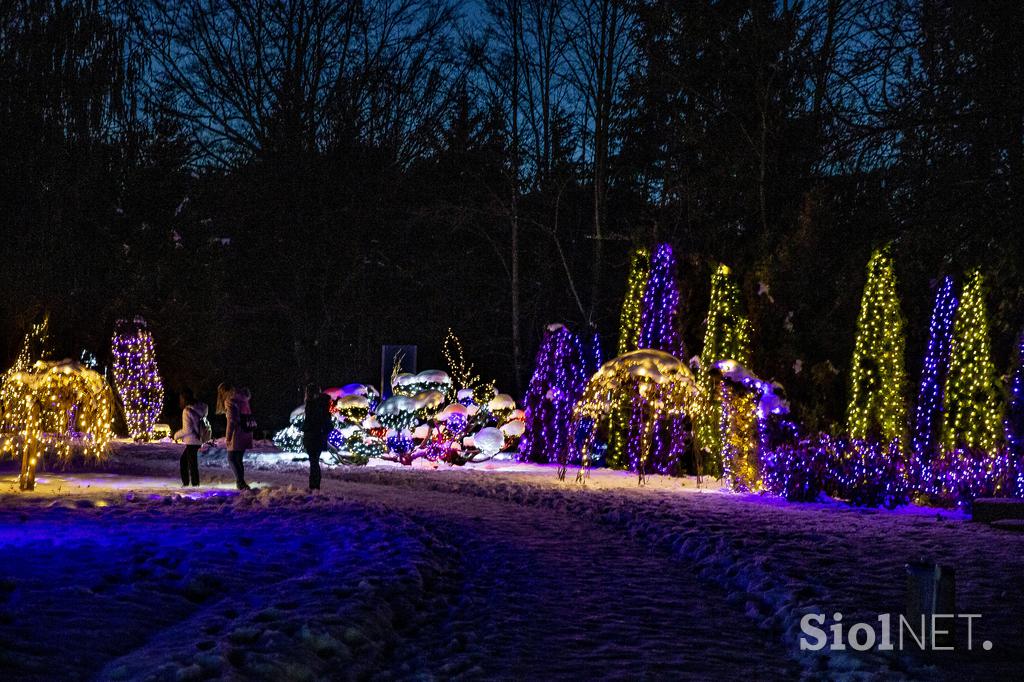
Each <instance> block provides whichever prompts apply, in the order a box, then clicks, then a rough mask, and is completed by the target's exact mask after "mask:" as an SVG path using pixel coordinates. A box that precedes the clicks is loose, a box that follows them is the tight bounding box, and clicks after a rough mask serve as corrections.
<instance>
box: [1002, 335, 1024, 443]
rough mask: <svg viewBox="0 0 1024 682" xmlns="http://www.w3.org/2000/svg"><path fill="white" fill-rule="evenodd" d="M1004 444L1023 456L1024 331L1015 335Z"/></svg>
mask: <svg viewBox="0 0 1024 682" xmlns="http://www.w3.org/2000/svg"><path fill="white" fill-rule="evenodd" d="M1006 442H1007V444H1008V445H1009V446H1010V450H1011V451H1012V452H1013V454H1014V455H1016V457H1018V458H1020V457H1021V456H1022V455H1024V329H1022V330H1021V332H1020V334H1018V335H1017V349H1016V352H1015V354H1014V359H1013V374H1012V375H1011V377H1010V402H1009V404H1008V405H1007V409H1006Z"/></svg>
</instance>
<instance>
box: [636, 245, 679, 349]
mask: <svg viewBox="0 0 1024 682" xmlns="http://www.w3.org/2000/svg"><path fill="white" fill-rule="evenodd" d="M679 304H680V296H679V282H678V280H677V278H676V258H675V255H674V254H673V253H672V247H671V245H669V244H660V245H659V246H658V248H657V249H656V250H655V252H654V256H653V257H652V258H651V272H650V275H649V276H648V278H647V287H646V289H645V290H644V295H643V300H642V301H641V305H640V337H639V340H638V341H637V346H638V347H639V348H651V349H653V350H660V351H664V352H666V353H670V354H672V355H674V356H676V357H677V358H683V356H684V355H685V354H686V351H685V349H684V347H683V338H682V336H681V335H680V332H679V328H680V315H681V312H682V311H680V309H679Z"/></svg>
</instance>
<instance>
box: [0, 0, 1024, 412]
mask: <svg viewBox="0 0 1024 682" xmlns="http://www.w3.org/2000/svg"><path fill="white" fill-rule="evenodd" d="M1022 183H1024V4H1022V3H1018V2H1007V1H1005V0H998V1H994V0H962V1H955V0H934V1H932V0H890V1H879V0H819V1H810V0H808V1H806V2H756V1H752V0H718V1H710V0H692V1H691V0H687V1H681V0H659V1H648V2H630V1H624V0H480V1H479V2H474V3H468V2H467V3H459V2H445V1H442V0H363V1H359V0H179V1H178V2H173V1H166V0H2V2H0V188H2V189H0V192H2V209H3V210H2V211H0V229H2V233H3V237H2V240H0V244H2V245H3V259H2V263H0V267H2V270H3V272H2V274H0V360H3V361H4V364H3V366H5V367H6V366H9V364H10V363H11V362H12V361H13V357H14V355H15V353H16V352H17V348H18V345H19V343H20V340H21V337H22V335H23V334H24V332H25V331H26V329H27V328H28V326H29V325H30V323H31V322H32V321H34V320H36V319H38V318H39V316H40V315H42V314H43V312H44V311H48V312H49V313H50V316H51V326H52V329H53V333H54V344H55V346H56V350H57V353H58V355H60V356H70V357H76V358H77V357H79V355H80V353H81V352H82V350H89V351H91V352H93V353H96V354H97V355H98V356H99V358H100V361H101V363H102V362H104V361H105V360H106V359H107V358H108V356H109V339H110V334H111V331H112V328H113V323H114V321H115V320H116V319H117V318H119V317H123V316H132V315H135V314H141V315H143V316H144V317H145V318H146V319H147V320H148V321H149V323H150V327H151V329H152V330H153V332H154V336H155V339H156V343H157V352H158V360H159V362H160V366H161V369H162V372H163V374H164V377H165V381H166V383H167V385H168V389H169V391H174V390H176V389H178V388H180V387H181V386H182V385H186V384H187V385H191V386H194V387H196V388H197V389H199V390H201V391H202V392H203V393H204V397H206V398H207V399H212V395H211V392H212V390H213V388H214V387H215V386H216V384H217V382H219V381H221V380H223V379H232V380H235V381H237V382H240V383H242V384H246V385H248V386H249V387H250V388H251V389H252V391H253V393H254V396H255V405H256V408H257V411H258V412H261V413H263V414H265V415H267V420H271V421H274V422H276V423H282V422H283V421H284V420H285V418H286V416H287V413H288V411H289V410H290V409H291V408H292V407H293V406H294V405H295V404H297V403H298V402H299V387H300V386H301V385H302V384H303V382H304V380H305V379H307V378H315V379H318V380H320V381H322V382H324V383H325V384H328V385H338V384H344V383H349V382H352V381H361V382H375V381H376V380H377V379H378V377H379V362H380V344H382V343H415V344H418V345H419V348H420V367H421V368H426V367H431V366H443V357H442V355H441V342H442V340H443V338H444V336H445V332H446V330H447V329H448V327H451V328H452V329H453V330H454V331H455V332H456V333H457V334H458V335H459V336H460V338H461V339H462V342H463V345H464V346H465V348H466V352H467V355H468V357H469V359H470V360H472V361H474V362H475V363H476V365H477V369H478V370H480V372H481V373H482V374H483V375H485V376H487V377H493V378H495V379H497V380H498V382H499V386H500V387H502V388H503V389H504V390H508V391H510V392H514V393H516V394H518V395H521V391H522V390H523V389H524V388H525V383H526V381H527V380H528V378H529V372H530V369H531V365H532V360H533V354H534V352H535V350H536V347H537V345H538V342H539V340H540V338H541V334H542V331H543V327H544V325H545V324H547V323H549V322H553V321H563V322H567V323H570V324H571V325H573V326H574V327H575V328H577V329H586V328H587V327H588V326H589V325H593V326H596V327H597V328H598V329H599V330H600V331H601V332H602V334H603V338H604V348H605V352H606V354H607V353H610V352H611V351H612V350H613V349H614V347H615V334H616V327H617V316H618V306H619V305H620V303H621V299H622V296H623V295H624V293H625V291H624V290H625V277H626V272H625V268H626V266H627V264H628V260H629V251H630V249H631V248H632V247H633V246H634V245H636V244H640V243H653V242H654V241H669V242H671V243H672V244H673V245H674V246H675V248H676V252H677V254H679V256H680V259H681V264H680V265H681V267H680V279H681V282H682V287H683V297H684V306H685V313H684V320H685V325H686V329H685V330H684V336H685V339H686V342H687V344H688V349H687V350H688V352H689V354H696V353H698V352H699V351H700V343H701V339H702V325H703V321H704V318H705V315H706V312H707V310H706V308H707V299H708V287H709V279H710V275H711V273H712V271H713V268H714V266H715V264H716V263H717V262H725V263H727V264H729V265H730V266H732V267H733V268H734V270H735V271H736V272H737V273H738V274H739V276H740V277H741V278H742V282H743V288H744V291H745V302H746V305H747V306H748V310H749V312H750V315H751V317H752V319H753V321H754V325H755V344H754V348H755V351H754V361H753V364H754V369H755V371H757V372H759V373H760V374H762V375H764V376H766V377H769V378H774V379H776V380H778V381H780V382H782V383H783V384H784V385H785V386H786V388H787V390H788V393H789V395H790V397H791V399H792V400H793V401H794V406H795V407H796V411H797V413H798V416H799V417H800V418H802V419H804V420H805V422H806V423H807V425H808V426H810V427H812V428H813V427H815V426H820V425H823V424H825V423H827V421H828V420H831V419H835V418H839V417H841V415H842V411H843V401H844V397H845V394H846V373H845V369H846V367H847V365H848V363H849V357H850V351H851V348H852V344H853V334H854V322H855V319H856V315H857V309H858V305H859V299H860V293H861V288H862V286H863V281H864V267H865V264H866V262H867V260H868V257H869V255H870V251H871V249H872V248H873V247H874V246H877V245H879V244H881V243H884V242H887V241H890V240H891V241H893V242H894V246H895V248H894V254H895V256H896V259H897V267H898V272H897V274H898V277H899V286H900V291H901V296H902V299H903V306H904V307H903V309H904V313H905V315H906V316H907V320H908V334H909V346H910V352H909V354H908V366H909V369H910V371H911V376H913V375H915V374H916V373H917V372H918V371H919V367H920V360H919V357H920V355H921V352H920V351H921V349H922V346H923V345H924V342H925V337H926V334H927V324H928V315H929V311H930V305H931V298H932V296H933V288H934V284H935V281H936V278H937V277H938V276H939V275H941V274H946V273H951V274H957V275H958V274H960V273H961V272H962V271H963V270H964V269H965V268H968V267H971V266H975V265H981V266H982V267H983V268H984V270H985V272H986V275H987V277H988V283H989V286H990V292H989V293H990V297H989V306H990V313H991V315H992V318H993V328H994V342H995V348H996V357H997V359H998V361H999V362H1000V363H1001V364H1002V365H1003V366H1005V365H1006V364H1007V363H1008V360H1009V355H1010V345H1011V339H1012V338H1013V335H1014V332H1015V330H1016V329H1017V328H1018V327H1019V326H1020V325H1021V323H1022V321H1024V306H1022V303H1024V289H1022V284H1024V277H1022V274H1024V273H1022V272H1021V271H1022V269H1024V260H1022V258H1024V233H1022V230H1021V229H1020V228H1021V216H1022V212H1021V209H1022V206H1021V203H1022V198H1024V187H1022ZM172 418H173V416H172Z"/></svg>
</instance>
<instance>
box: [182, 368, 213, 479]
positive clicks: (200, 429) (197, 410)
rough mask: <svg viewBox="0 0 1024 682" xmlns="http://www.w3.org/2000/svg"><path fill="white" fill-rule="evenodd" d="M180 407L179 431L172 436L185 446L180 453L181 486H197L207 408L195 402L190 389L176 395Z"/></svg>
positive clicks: (203, 404)
mask: <svg viewBox="0 0 1024 682" xmlns="http://www.w3.org/2000/svg"><path fill="white" fill-rule="evenodd" d="M178 404H179V405H180V406H181V430H179V431H178V432H177V433H175V434H174V439H175V440H177V441H179V442H181V443H184V444H185V451H184V452H182V453H181V484H182V485H183V486H189V485H194V486H197V485H199V448H200V446H202V444H203V438H204V436H206V435H207V434H206V433H204V432H205V431H206V429H205V426H204V421H203V420H204V419H206V412H207V407H206V404H205V403H202V402H200V401H198V400H196V396H195V394H194V393H192V389H191V388H185V389H182V391H181V393H180V394H179V395H178Z"/></svg>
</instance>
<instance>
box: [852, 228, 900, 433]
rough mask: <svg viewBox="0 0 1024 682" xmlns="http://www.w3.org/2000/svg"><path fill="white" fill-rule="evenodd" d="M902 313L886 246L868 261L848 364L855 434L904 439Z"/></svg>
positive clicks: (853, 431) (893, 269) (891, 262)
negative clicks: (851, 352)
mask: <svg viewBox="0 0 1024 682" xmlns="http://www.w3.org/2000/svg"><path fill="white" fill-rule="evenodd" d="M905 347H906V338H905V337H904V333H903V315H902V313H901V312H900V302H899V297H898V296H897V295H896V273H895V268H894V265H893V261H892V257H891V256H890V254H889V250H888V247H885V248H881V249H878V250H876V251H875V252H874V254H872V256H871V260H870V261H869V262H868V280H867V283H866V284H865V285H864V296H863V298H862V299H861V307H860V316H859V317H858V318H857V340H856V343H855V345H854V349H853V360H852V362H851V363H850V378H851V381H850V403H849V407H848V409H847V428H848V429H849V432H850V435H851V436H852V437H854V438H879V439H882V440H884V441H891V440H893V439H896V438H899V439H901V440H902V439H903V438H904V436H905V434H906V430H907V404H906V399H905V398H904V390H905V385H906V370H905V369H904V357H903V356H904V352H905Z"/></svg>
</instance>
